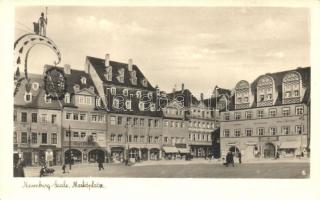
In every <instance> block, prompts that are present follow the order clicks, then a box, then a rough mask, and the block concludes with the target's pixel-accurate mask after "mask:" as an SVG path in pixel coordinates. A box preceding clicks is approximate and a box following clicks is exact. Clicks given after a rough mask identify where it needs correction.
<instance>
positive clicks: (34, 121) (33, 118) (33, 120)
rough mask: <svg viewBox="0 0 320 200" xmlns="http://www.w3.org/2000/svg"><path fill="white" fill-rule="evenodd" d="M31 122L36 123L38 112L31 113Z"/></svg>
mask: <svg viewBox="0 0 320 200" xmlns="http://www.w3.org/2000/svg"><path fill="white" fill-rule="evenodd" d="M31 122H32V123H37V122H38V114H37V113H32V114H31Z"/></svg>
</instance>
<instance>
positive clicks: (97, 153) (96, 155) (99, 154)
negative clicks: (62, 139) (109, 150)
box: [88, 149, 105, 162]
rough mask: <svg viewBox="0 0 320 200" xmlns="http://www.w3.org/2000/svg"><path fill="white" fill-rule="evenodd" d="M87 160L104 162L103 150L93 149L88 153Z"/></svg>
mask: <svg viewBox="0 0 320 200" xmlns="http://www.w3.org/2000/svg"><path fill="white" fill-rule="evenodd" d="M88 156H89V157H88V161H89V162H98V161H102V162H105V152H104V151H103V150H102V149H93V150H91V151H90V152H89V154H88Z"/></svg>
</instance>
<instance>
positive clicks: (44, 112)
mask: <svg viewBox="0 0 320 200" xmlns="http://www.w3.org/2000/svg"><path fill="white" fill-rule="evenodd" d="M29 79H30V82H29V84H27V81H26V80H25V79H24V80H23V81H22V82H21V85H20V87H19V90H17V93H16V94H15V96H14V133H13V144H14V153H15V154H16V155H17V156H19V157H20V158H21V159H23V160H24V162H25V164H26V165H41V164H44V163H46V162H47V163H48V164H50V165H56V164H61V163H62V160H61V158H62V156H61V154H62V144H61V113H62V104H61V102H59V101H52V100H51V99H50V98H49V97H48V96H47V95H46V92H45V90H44V76H43V75H38V74H29Z"/></svg>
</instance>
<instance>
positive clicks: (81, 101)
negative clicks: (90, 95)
mask: <svg viewBox="0 0 320 200" xmlns="http://www.w3.org/2000/svg"><path fill="white" fill-rule="evenodd" d="M79 104H84V96H79Z"/></svg>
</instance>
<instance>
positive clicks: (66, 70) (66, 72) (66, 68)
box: [64, 64, 71, 74]
mask: <svg viewBox="0 0 320 200" xmlns="http://www.w3.org/2000/svg"><path fill="white" fill-rule="evenodd" d="M70 70H71V66H70V65H69V64H65V65H64V73H65V74H70Z"/></svg>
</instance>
